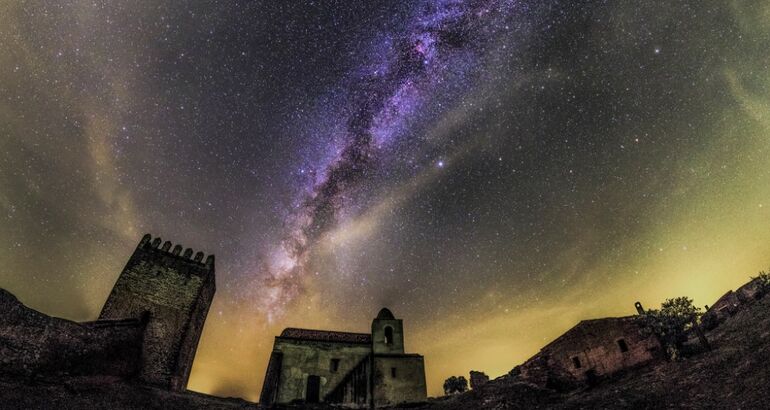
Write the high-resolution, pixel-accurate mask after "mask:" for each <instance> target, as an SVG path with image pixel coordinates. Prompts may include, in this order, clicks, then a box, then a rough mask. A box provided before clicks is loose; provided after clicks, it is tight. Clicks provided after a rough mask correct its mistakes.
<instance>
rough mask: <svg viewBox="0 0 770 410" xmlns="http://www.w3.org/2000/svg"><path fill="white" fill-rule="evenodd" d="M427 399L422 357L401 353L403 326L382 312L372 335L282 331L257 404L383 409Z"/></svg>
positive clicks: (298, 330)
mask: <svg viewBox="0 0 770 410" xmlns="http://www.w3.org/2000/svg"><path fill="white" fill-rule="evenodd" d="M426 397H427V391H426V386H425V366H424V362H423V357H422V356H421V355H418V354H407V353H404V330H403V323H402V321H401V320H400V319H396V318H395V317H394V316H393V313H391V312H390V310H388V309H386V308H383V309H382V310H380V312H379V314H378V315H377V317H376V318H375V319H374V320H373V321H372V331H371V333H348V332H334V331H324V330H309V329H294V328H288V329H285V330H284V331H283V332H282V333H281V335H280V336H277V337H276V338H275V343H274V345H273V352H272V353H271V355H270V361H269V363H268V366H267V373H266V375H265V382H264V385H263V386H262V394H261V395H260V404H262V405H266V406H271V405H274V404H287V403H299V402H304V403H319V402H324V403H335V404H344V405H347V406H351V407H381V406H388V405H393V404H398V403H407V402H418V401H423V400H425V399H426Z"/></svg>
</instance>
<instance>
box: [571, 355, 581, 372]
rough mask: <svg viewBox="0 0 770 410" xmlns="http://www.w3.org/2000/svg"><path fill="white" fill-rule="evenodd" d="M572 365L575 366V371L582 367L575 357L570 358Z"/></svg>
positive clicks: (578, 359)
mask: <svg viewBox="0 0 770 410" xmlns="http://www.w3.org/2000/svg"><path fill="white" fill-rule="evenodd" d="M572 364H573V365H575V368H576V369H579V368H581V367H583V366H582V365H581V364H580V358H579V357H577V356H574V357H573V358H572Z"/></svg>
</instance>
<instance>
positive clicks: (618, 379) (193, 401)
mask: <svg viewBox="0 0 770 410" xmlns="http://www.w3.org/2000/svg"><path fill="white" fill-rule="evenodd" d="M708 337H709V340H710V342H711V344H712V347H713V350H711V351H709V352H702V353H697V354H693V355H691V356H689V357H684V358H683V359H681V360H680V361H677V362H663V363H657V364H654V365H650V366H648V367H644V368H641V369H636V370H634V371H630V372H628V373H626V374H622V375H618V376H615V377H614V378H612V379H608V380H604V381H602V383H600V384H599V385H597V386H595V387H592V388H583V389H579V390H575V391H572V392H567V393H558V392H553V391H549V390H544V389H540V388H537V387H535V386H533V385H530V384H527V383H523V382H521V381H518V380H517V379H516V378H515V377H510V376H505V377H501V378H498V379H496V380H493V381H490V382H489V383H487V384H486V385H484V386H482V387H481V388H479V389H477V390H475V391H471V392H468V393H465V394H461V395H457V396H453V397H448V398H441V399H434V400H431V401H429V402H427V403H419V404H414V405H410V406H408V407H399V408H400V409H406V408H409V409H420V410H461V409H462V410H469V409H609V408H612V409H618V408H621V409H622V408H627V409H631V408H633V409H644V408H649V409H653V408H654V409H660V408H678V409H679V408H683V409H723V408H729V409H761V408H770V399H769V398H770V296H768V297H765V298H764V299H762V300H760V301H757V302H755V303H754V304H752V305H750V306H748V307H747V308H746V309H745V310H742V311H740V312H738V313H737V314H736V315H735V316H733V317H732V318H730V319H728V320H727V321H726V322H724V323H723V324H722V325H721V326H719V327H718V328H716V329H714V330H713V331H711V332H710V333H709V334H708ZM0 408H3V409H6V408H8V409H50V408H56V409H59V410H68V409H102V408H105V409H107V408H109V409H196V408H207V409H208V408H214V409H245V408H251V409H256V408H257V406H256V405H255V404H254V403H249V402H246V401H243V400H239V399H223V398H216V397H212V396H207V395H203V394H198V393H171V392H166V391H162V390H157V389H152V388H148V387H143V386H139V385H131V384H125V383H119V382H111V381H110V380H108V379H99V380H93V379H78V378H73V379H70V380H67V381H66V382H57V381H51V380H49V381H45V380H25V381H20V380H18V379H5V380H3V379H0ZM290 408H302V407H290ZM314 408H316V409H322V408H325V407H314ZM394 410H395V409H394Z"/></svg>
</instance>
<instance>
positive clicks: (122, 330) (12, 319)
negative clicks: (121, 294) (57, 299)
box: [0, 289, 144, 378]
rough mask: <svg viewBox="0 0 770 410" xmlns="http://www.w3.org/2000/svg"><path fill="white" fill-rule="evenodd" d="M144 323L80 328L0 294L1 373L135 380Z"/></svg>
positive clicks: (133, 321) (94, 324)
mask: <svg viewBox="0 0 770 410" xmlns="http://www.w3.org/2000/svg"><path fill="white" fill-rule="evenodd" d="M143 332H144V323H143V322H141V321H140V320H138V319H130V320H114V321H96V322H86V323H76V322H72V321H69V320H65V319H59V318H55V317H51V316H47V315H45V314H42V313H40V312H37V311H35V310H33V309H30V308H28V307H26V306H24V305H23V304H22V303H21V302H19V301H18V299H16V297H15V296H13V295H12V294H11V293H9V292H7V291H5V290H3V289H0V374H2V375H11V376H20V377H64V376H114V377H121V378H131V377H133V376H135V375H136V373H137V371H138V369H139V365H140V355H141V346H142V339H143Z"/></svg>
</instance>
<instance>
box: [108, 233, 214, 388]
mask: <svg viewBox="0 0 770 410" xmlns="http://www.w3.org/2000/svg"><path fill="white" fill-rule="evenodd" d="M183 249H184V250H183ZM204 256H205V255H204V253H203V252H197V253H194V251H193V250H192V249H190V248H186V249H185V248H184V247H183V246H182V245H181V244H176V245H174V244H173V243H171V241H165V242H164V241H163V239H161V238H160V237H156V238H153V237H152V235H150V234H147V235H144V237H142V239H141V240H140V241H139V244H138V245H137V246H136V249H135V250H134V253H133V254H132V255H131V257H130V258H129V260H128V262H127V263H126V266H125V268H123V271H122V272H121V273H120V276H119V277H118V280H117V282H116V283H115V286H114V287H113V289H112V292H110V296H109V297H108V298H107V301H106V302H105V303H104V307H103V308H102V312H101V314H100V315H99V319H100V320H102V321H104V320H109V321H112V322H104V323H108V324H109V325H112V326H114V324H115V322H114V320H118V319H126V318H128V319H138V320H140V321H141V322H142V323H146V330H145V332H144V342H143V345H142V366H141V369H140V372H139V373H140V374H139V379H140V380H141V381H142V382H145V383H150V384H153V385H157V386H161V387H163V388H167V389H170V390H175V391H181V390H184V389H185V387H186V385H187V380H188V378H189V376H190V370H191V369H192V361H193V358H194V357H195V349H196V347H197V345H198V340H199V339H200V335H201V332H202V330H203V323H204V322H205V320H206V315H207V313H208V310H209V307H210V306H211V300H212V298H213V297H214V292H216V283H215V282H216V278H215V269H214V255H209V256H208V257H207V258H206V259H205V260H204ZM101 323H102V322H95V324H94V326H99V325H100V324H101Z"/></svg>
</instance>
